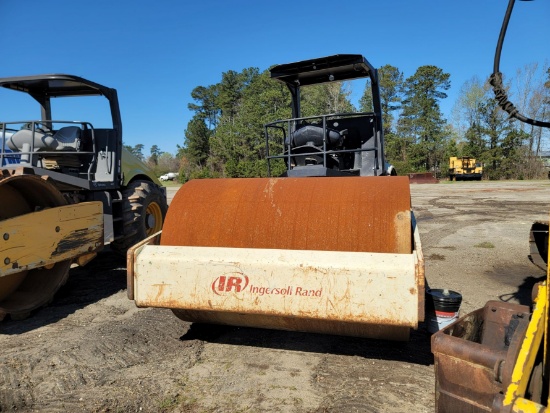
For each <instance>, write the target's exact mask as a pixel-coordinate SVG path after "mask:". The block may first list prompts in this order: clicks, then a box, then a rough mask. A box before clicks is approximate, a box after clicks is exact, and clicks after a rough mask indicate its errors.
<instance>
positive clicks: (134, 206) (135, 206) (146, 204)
mask: <svg viewBox="0 0 550 413" xmlns="http://www.w3.org/2000/svg"><path fill="white" fill-rule="evenodd" d="M122 195H123V201H122V218H123V228H124V229H123V232H124V235H123V237H122V238H119V239H118V240H116V241H114V242H112V243H111V248H113V249H114V250H115V251H118V252H120V253H122V254H126V250H127V249H128V248H130V247H131V246H132V245H135V244H137V243H138V242H140V241H141V240H143V239H145V238H147V237H148V236H150V235H153V234H155V233H157V232H158V231H160V230H161V229H162V225H163V224H164V218H165V216H166V211H167V209H168V205H167V203H166V197H165V196H164V194H163V193H162V191H161V189H160V187H158V186H157V185H156V184H154V183H152V182H149V181H134V182H131V183H130V184H129V185H128V186H127V187H126V189H124V191H123V192H122Z"/></svg>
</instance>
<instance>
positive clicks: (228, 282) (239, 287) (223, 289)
mask: <svg viewBox="0 0 550 413" xmlns="http://www.w3.org/2000/svg"><path fill="white" fill-rule="evenodd" d="M247 286H248V277H247V276H246V275H244V274H243V273H240V272H234V273H230V274H224V275H220V276H219V277H218V278H216V279H215V280H214V282H212V291H214V293H215V294H217V295H222V293H228V292H230V291H231V290H233V291H235V292H236V293H240V292H241V291H243V290H244V289H245V288H246V287H247Z"/></svg>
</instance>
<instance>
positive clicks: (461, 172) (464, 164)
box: [449, 156, 483, 181]
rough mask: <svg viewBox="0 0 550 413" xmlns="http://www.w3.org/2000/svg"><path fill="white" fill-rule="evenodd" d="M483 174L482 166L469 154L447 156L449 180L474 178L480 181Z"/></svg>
mask: <svg viewBox="0 0 550 413" xmlns="http://www.w3.org/2000/svg"><path fill="white" fill-rule="evenodd" d="M482 176H483V166H482V165H481V163H479V162H476V160H475V158H471V157H469V156H462V157H456V156H451V157H450V158H449V180H451V181H460V180H470V179H471V180H475V181H481V177H482Z"/></svg>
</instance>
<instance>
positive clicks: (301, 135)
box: [292, 125, 341, 149]
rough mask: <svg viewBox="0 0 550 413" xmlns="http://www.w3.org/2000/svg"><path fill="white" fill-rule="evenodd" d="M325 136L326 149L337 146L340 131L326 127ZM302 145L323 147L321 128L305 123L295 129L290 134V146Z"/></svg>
mask: <svg viewBox="0 0 550 413" xmlns="http://www.w3.org/2000/svg"><path fill="white" fill-rule="evenodd" d="M326 137H327V149H328V148H332V147H335V146H337V145H338V144H339V143H340V140H341V137H340V133H339V132H338V131H337V130H334V129H328V128H327V132H326ZM304 145H313V146H317V147H323V128H322V127H321V126H315V125H306V126H303V127H301V128H300V129H298V130H296V131H295V132H294V133H293V134H292V146H293V147H299V146H304Z"/></svg>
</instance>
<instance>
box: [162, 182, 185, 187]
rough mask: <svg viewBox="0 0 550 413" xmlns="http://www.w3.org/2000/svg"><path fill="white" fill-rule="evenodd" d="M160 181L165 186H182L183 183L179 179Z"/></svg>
mask: <svg viewBox="0 0 550 413" xmlns="http://www.w3.org/2000/svg"><path fill="white" fill-rule="evenodd" d="M160 183H161V184H162V186H165V187H167V188H168V187H174V186H181V183H180V182H178V181H160Z"/></svg>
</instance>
